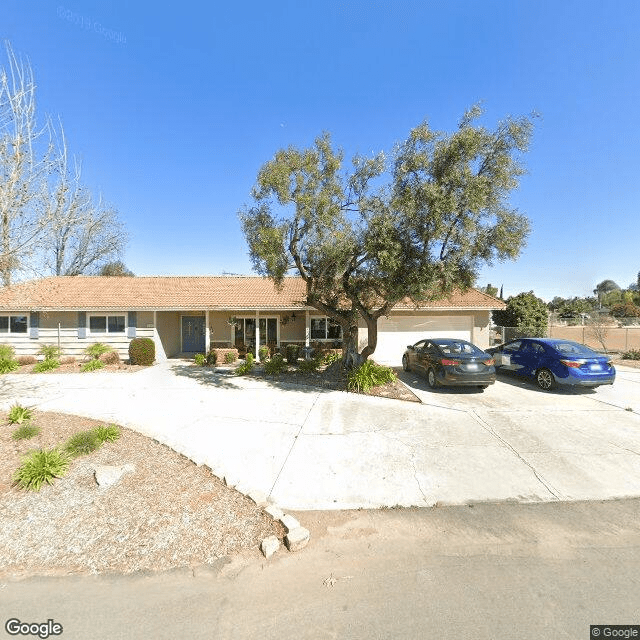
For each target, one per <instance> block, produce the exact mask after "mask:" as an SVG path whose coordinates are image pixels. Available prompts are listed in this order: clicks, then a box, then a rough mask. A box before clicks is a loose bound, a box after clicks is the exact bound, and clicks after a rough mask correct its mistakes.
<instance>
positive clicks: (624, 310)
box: [611, 302, 640, 318]
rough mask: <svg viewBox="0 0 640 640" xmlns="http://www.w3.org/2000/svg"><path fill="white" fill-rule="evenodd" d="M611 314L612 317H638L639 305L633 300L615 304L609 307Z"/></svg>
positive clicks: (639, 315) (639, 314)
mask: <svg viewBox="0 0 640 640" xmlns="http://www.w3.org/2000/svg"><path fill="white" fill-rule="evenodd" d="M611 315H612V316H613V317H614V318H640V307H638V306H636V305H635V304H633V302H625V303H624V304H616V305H613V307H611Z"/></svg>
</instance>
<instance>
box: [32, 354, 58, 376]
mask: <svg viewBox="0 0 640 640" xmlns="http://www.w3.org/2000/svg"><path fill="white" fill-rule="evenodd" d="M59 366H60V360H57V359H55V358H47V357H45V359H44V360H42V362H38V364H36V366H35V367H33V373H42V372H44V371H53V369H57V368H58V367H59Z"/></svg>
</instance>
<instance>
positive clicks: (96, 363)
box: [80, 360, 104, 373]
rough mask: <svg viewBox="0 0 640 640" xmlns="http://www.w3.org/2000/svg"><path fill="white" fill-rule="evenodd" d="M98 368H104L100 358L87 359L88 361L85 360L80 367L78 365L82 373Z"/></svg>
mask: <svg viewBox="0 0 640 640" xmlns="http://www.w3.org/2000/svg"><path fill="white" fill-rule="evenodd" d="M98 369H104V362H102V360H89V362H85V363H84V364H83V365H82V367H80V371H82V373H87V372H89V371H97V370H98Z"/></svg>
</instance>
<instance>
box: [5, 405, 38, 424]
mask: <svg viewBox="0 0 640 640" xmlns="http://www.w3.org/2000/svg"><path fill="white" fill-rule="evenodd" d="M31 418H33V409H29V407H23V406H21V405H19V404H14V405H13V406H12V407H11V408H10V409H9V424H22V423H23V422H29V420H31Z"/></svg>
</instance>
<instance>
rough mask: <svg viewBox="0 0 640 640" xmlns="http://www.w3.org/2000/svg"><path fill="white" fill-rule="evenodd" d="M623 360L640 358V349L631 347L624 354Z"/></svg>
mask: <svg viewBox="0 0 640 640" xmlns="http://www.w3.org/2000/svg"><path fill="white" fill-rule="evenodd" d="M622 359H623V360H640V349H629V351H625V352H624V353H623V354H622Z"/></svg>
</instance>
